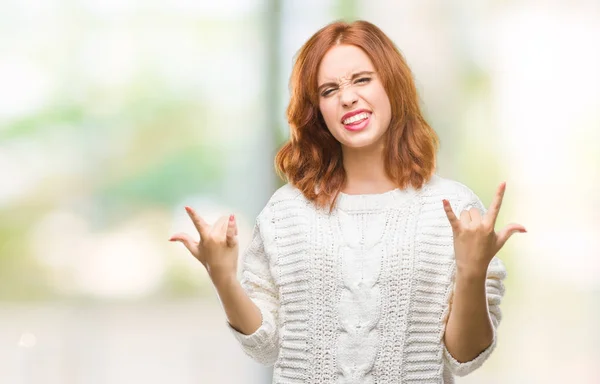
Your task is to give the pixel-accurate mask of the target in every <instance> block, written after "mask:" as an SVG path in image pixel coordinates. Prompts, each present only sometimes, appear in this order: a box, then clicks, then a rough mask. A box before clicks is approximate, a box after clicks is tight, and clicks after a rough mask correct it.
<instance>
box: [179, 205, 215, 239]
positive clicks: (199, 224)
mask: <svg viewBox="0 0 600 384" xmlns="http://www.w3.org/2000/svg"><path fill="white" fill-rule="evenodd" d="M185 210H186V212H187V213H188V215H189V216H190V218H191V219H192V223H194V227H196V229H197V230H198V233H199V234H200V241H202V238H203V237H206V235H207V232H208V230H209V229H210V227H209V225H208V224H207V223H206V221H204V219H203V218H201V217H200V215H198V214H197V213H196V211H194V210H193V209H192V208H191V207H188V206H186V207H185Z"/></svg>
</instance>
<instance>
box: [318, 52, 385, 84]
mask: <svg viewBox="0 0 600 384" xmlns="http://www.w3.org/2000/svg"><path fill="white" fill-rule="evenodd" d="M363 71H374V68H373V63H372V62H371V59H369V56H367V54H366V53H365V52H364V51H363V50H362V49H360V48H358V47H356V46H354V45H336V46H334V47H332V48H331V49H330V50H329V51H327V53H326V54H325V56H324V57H323V60H321V65H319V72H318V75H317V77H318V80H319V82H328V81H340V80H344V79H350V78H351V77H352V75H353V74H355V73H358V72H363Z"/></svg>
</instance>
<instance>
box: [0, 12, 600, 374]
mask: <svg viewBox="0 0 600 384" xmlns="http://www.w3.org/2000/svg"><path fill="white" fill-rule="evenodd" d="M340 18H344V19H347V20H353V19H358V18H360V19H366V20H369V21H371V22H373V23H375V24H376V25H378V26H379V27H380V28H382V29H383V30H384V32H386V33H387V34H388V35H389V36H390V37H391V38H392V39H393V40H394V41H395V42H396V44H397V46H398V47H399V48H400V50H401V51H402V52H403V54H404V55H405V57H406V59H407V61H408V63H409V65H410V66H411V68H412V69H413V71H414V75H415V79H416V83H417V86H418V90H419V93H420V96H421V99H422V103H423V108H424V111H425V114H426V117H427V118H428V120H429V122H430V123H431V125H432V126H433V127H434V128H435V129H436V130H437V132H438V133H439V135H440V138H441V150H440V158H439V172H438V173H439V174H440V175H442V176H444V177H448V178H452V179H455V180H458V181H460V182H462V183H464V184H466V185H468V186H469V187H471V188H472V189H473V190H474V191H475V192H476V193H477V194H478V195H479V196H480V197H481V199H482V200H483V201H484V203H485V204H486V205H489V203H490V202H491V199H492V195H493V193H494V191H495V189H496V187H497V185H498V184H499V183H500V182H501V181H503V180H506V181H507V186H508V187H507V193H506V197H505V200H504V205H503V211H502V212H501V216H500V218H499V221H498V226H499V227H500V226H504V225H506V224H508V223H509V222H518V223H521V224H524V225H525V226H526V227H527V229H528V231H529V233H528V234H526V235H520V236H519V235H516V236H514V237H513V238H512V239H511V240H510V241H509V243H508V244H507V245H506V247H505V248H504V249H503V251H502V252H501V254H500V256H501V258H502V259H503V260H504V261H505V263H506V265H507V268H508V271H509V277H508V278H507V280H506V288H507V293H506V296H505V300H504V304H503V307H502V308H503V312H504V319H503V322H502V324H501V326H500V329H499V344H498V347H497V349H496V352H495V353H494V354H493V355H492V357H491V359H490V360H489V361H488V362H487V363H486V364H485V365H484V367H482V368H481V369H480V370H478V371H476V372H475V373H473V374H472V375H470V376H467V377H465V378H459V379H458V380H457V382H458V383H565V382H570V383H600V330H599V327H598V325H599V324H600V172H599V168H600V146H599V143H600V2H599V1H597V0H588V1H585V0H572V1H569V2H566V1H551V0H546V1H543V0H542V1H540V0H535V1H534V0H520V1H510V0H509V1H497V0H480V1H477V2H473V1H468V0H455V1H444V0H432V1H418V2H417V1H408V0H403V1H391V0H390V1H383V0H378V1H374V0H368V1H367V0H352V1H342V0H327V1H324V0H302V1H300V0H298V1H291V0H279V1H276V0H220V1H208V0H206V1H205V0H197V1H192V0H170V1H156V0H154V1H140V0H39V1H18V0H0V177H1V178H0V383H1V384H5V383H7V384H32V383H36V384H37V383H44V384H105V383H106V384H108V383H110V384H121V383H137V382H144V383H146V384H158V383H167V382H169V383H170V382H172V383H180V384H188V383H189V384H191V383H232V384H233V383H236V384H237V383H252V384H259V383H263V384H266V383H269V382H270V374H271V372H270V370H269V369H267V368H263V367H262V366H260V365H258V364H256V363H254V362H253V361H251V360H250V359H249V358H248V357H246V356H245V355H244V354H243V352H241V349H240V348H239V347H238V345H237V344H236V342H235V340H234V339H233V337H232V336H231V335H230V334H229V331H228V329H227V328H226V325H225V317H224V315H223V313H222V310H221V306H220V303H219V301H218V298H217V297H216V295H215V292H214V290H213V288H212V286H211V285H210V283H209V281H208V279H207V276H206V273H205V271H204V269H203V267H202V266H201V265H200V264H199V263H198V262H196V261H195V260H194V259H193V258H192V257H191V256H190V255H189V254H188V252H187V251H186V250H185V249H184V248H183V246H182V245H181V244H173V243H169V242H168V241H167V239H168V238H169V237H170V236H171V235H172V234H173V233H175V232H179V231H187V232H189V233H193V227H192V226H191V223H190V222H189V220H188V218H187V216H186V214H185V211H184V209H183V207H184V205H191V206H193V207H195V208H196V209H197V210H198V211H199V212H201V213H202V214H203V215H204V217H205V218H206V219H207V220H208V221H214V220H215V219H216V218H217V217H219V216H220V215H223V214H229V213H234V214H236V216H237V219H238V223H239V226H240V241H241V245H242V247H245V245H247V243H248V239H249V235H250V231H251V229H252V225H253V223H254V220H255V218H256V215H257V214H258V213H259V212H260V210H261V209H262V208H263V206H264V204H265V203H266V202H267V200H268V199H269V197H270V196H271V194H272V193H273V192H274V191H275V189H276V188H277V187H278V186H279V185H281V181H280V180H278V179H277V177H276V175H275V172H274V168H273V158H274V155H275V153H276V151H277V149H278V147H279V146H280V145H281V144H282V143H283V142H284V141H285V140H286V139H287V135H288V133H287V132H288V127H287V124H286V120H285V116H284V112H285V107H286V105H287V101H288V91H287V82H288V78H289V74H290V71H291V67H292V62H293V61H292V60H293V57H294V54H295V53H296V51H297V50H298V49H299V48H300V46H301V45H302V44H303V43H304V42H305V41H306V40H307V39H308V38H309V37H310V36H311V35H312V34H313V33H314V32H316V31H317V30H318V29H319V28H320V27H322V26H324V25H325V24H327V23H328V22H330V21H333V20H335V19H340Z"/></svg>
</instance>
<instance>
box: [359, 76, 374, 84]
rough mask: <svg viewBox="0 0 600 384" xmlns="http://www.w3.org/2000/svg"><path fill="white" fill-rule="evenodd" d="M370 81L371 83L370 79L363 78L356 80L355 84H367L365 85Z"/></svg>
mask: <svg viewBox="0 0 600 384" xmlns="http://www.w3.org/2000/svg"><path fill="white" fill-rule="evenodd" d="M369 81H371V78H370V77H361V78H360V79H358V80H356V82H355V83H357V84H359V83H362V84H365V83H368V82H369Z"/></svg>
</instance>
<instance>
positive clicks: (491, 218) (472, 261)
mask: <svg viewBox="0 0 600 384" xmlns="http://www.w3.org/2000/svg"><path fill="white" fill-rule="evenodd" d="M505 190H506V183H505V182H504V183H501V184H500V186H499V187H498V190H497V191H496V195H495V196H494V201H492V204H491V205H490V208H489V210H488V211H487V213H486V214H485V215H484V216H483V217H482V216H481V214H480V212H479V210H478V209H477V208H471V209H470V210H468V211H467V210H464V211H463V212H461V214H460V219H458V218H457V217H456V215H455V214H454V212H453V211H452V207H451V206H450V203H449V202H448V200H443V203H444V210H445V211H446V216H447V217H448V220H449V221H450V225H451V226H452V233H453V234H454V254H455V258H456V268H457V272H458V273H460V274H463V275H464V274H466V275H469V276H481V277H485V276H486V273H487V269H488V266H489V264H490V262H491V261H492V258H493V257H494V256H495V255H496V253H498V251H499V250H500V249H501V248H502V247H503V246H504V244H505V243H506V241H507V240H508V239H509V238H510V237H511V236H512V235H513V234H514V233H515V232H520V233H524V232H527V230H526V229H525V227H523V226H522V225H520V224H514V223H512V224H508V225H507V226H506V227H504V229H502V230H501V231H500V232H498V233H496V231H495V229H494V227H495V225H496V219H497V217H498V212H499V211H500V206H501V205H502V198H503V197H504V191H505Z"/></svg>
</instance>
